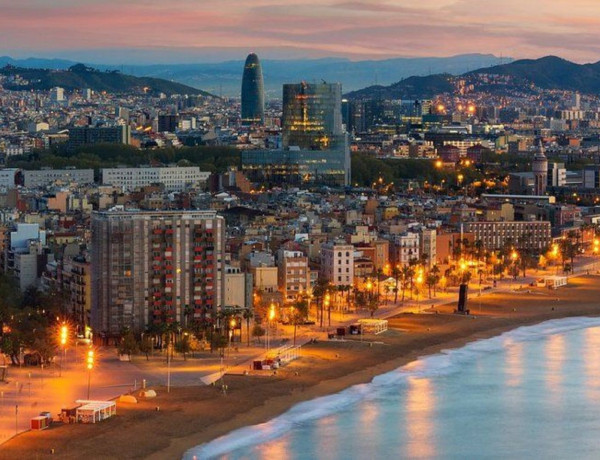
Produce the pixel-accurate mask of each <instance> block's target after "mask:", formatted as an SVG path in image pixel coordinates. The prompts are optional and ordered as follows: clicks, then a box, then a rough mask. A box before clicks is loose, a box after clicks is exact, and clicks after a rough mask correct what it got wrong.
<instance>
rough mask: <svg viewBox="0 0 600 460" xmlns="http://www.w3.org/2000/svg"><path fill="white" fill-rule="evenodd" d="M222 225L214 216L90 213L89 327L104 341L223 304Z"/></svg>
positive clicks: (180, 320)
mask: <svg viewBox="0 0 600 460" xmlns="http://www.w3.org/2000/svg"><path fill="white" fill-rule="evenodd" d="M224 239H225V221H224V219H223V218H222V217H219V216H217V214H216V212H215V211H156V212H147V211H124V210H122V209H114V210H110V211H106V212H95V213H93V214H92V280H91V282H92V312H91V321H92V326H93V328H94V330H95V331H96V332H97V333H99V334H101V336H103V337H105V338H106V339H109V338H111V337H118V336H119V334H121V332H122V331H123V329H124V328H129V329H131V330H133V331H134V332H143V331H144V330H145V329H146V328H147V327H148V326H151V325H159V324H164V323H173V322H178V323H180V324H182V325H186V324H189V321H191V320H192V319H200V318H204V317H207V316H210V315H211V314H213V313H215V312H216V311H217V309H218V308H219V307H221V305H222V300H223V293H222V291H223V273H224V255H223V251H224Z"/></svg>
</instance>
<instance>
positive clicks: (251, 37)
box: [0, 0, 600, 61]
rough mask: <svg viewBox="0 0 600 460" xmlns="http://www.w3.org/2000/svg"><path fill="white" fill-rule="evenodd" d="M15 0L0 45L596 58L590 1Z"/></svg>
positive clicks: (6, 48)
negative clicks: (86, 0)
mask: <svg viewBox="0 0 600 460" xmlns="http://www.w3.org/2000/svg"><path fill="white" fill-rule="evenodd" d="M16 5H17V3H16V2H15V3H13V4H12V5H10V6H3V7H2V17H1V19H0V24H1V25H0V44H1V45H0V46H1V47H2V48H0V52H1V53H3V54H4V53H6V54H11V50H15V49H16V50H21V51H22V52H23V51H26V50H42V51H46V52H52V51H53V50H59V49H60V50H67V49H84V48H91V49H94V48H116V49H118V48H134V49H135V48H139V49H149V48H153V47H157V46H160V47H164V48H166V49H168V48H174V49H175V48H198V49H200V48H216V47H233V48H241V49H248V48H252V47H271V48H276V47H291V48H298V49H306V50H308V52H309V53H310V50H313V52H314V55H322V54H323V52H326V53H331V54H336V55H345V56H350V57H361V58H364V57H375V58H377V57H391V56H399V55H404V56H407V55H409V56H426V55H438V56H439V55H453V54H459V53H466V52H484V53H495V54H498V55H499V54H504V55H507V56H508V55H510V56H515V57H537V56H542V55H544V54H549V53H557V54H561V55H563V56H564V57H566V58H569V59H574V60H578V61H595V60H598V59H599V58H600V48H599V47H598V46H596V43H598V42H600V41H599V40H598V38H599V37H598V32H597V30H598V25H599V23H600V19H598V16H597V8H598V4H597V1H596V0H571V1H566V0H544V2H543V5H542V4H541V1H535V0H534V1H530V2H527V1H523V0H503V1H493V2H488V1H481V0H420V1H419V2H408V1H399V0H395V1H394V0H387V1H385V0H292V1H291V2H288V1H286V0H250V1H243V2H242V1H241V0H220V1H219V2H208V1H197V0H179V1H171V2H165V1H163V0H160V1H159V0H129V1H127V2H123V1H121V0H104V1H103V2H102V3H96V2H94V3H92V2H90V1H88V2H82V1H75V0H54V1H53V2H52V3H49V2H48V1H46V0H30V1H28V2H27V3H22V4H20V5H19V6H16ZM542 6H543V8H541V7H542ZM594 12H595V13H596V14H594Z"/></svg>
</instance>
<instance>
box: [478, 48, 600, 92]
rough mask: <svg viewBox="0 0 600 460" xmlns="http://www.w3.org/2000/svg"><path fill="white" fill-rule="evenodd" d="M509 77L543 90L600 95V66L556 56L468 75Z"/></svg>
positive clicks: (512, 63) (599, 64) (500, 66)
mask: <svg viewBox="0 0 600 460" xmlns="http://www.w3.org/2000/svg"><path fill="white" fill-rule="evenodd" d="M474 74H490V75H509V76H511V77H513V78H515V79H521V80H524V81H527V82H530V83H533V84H534V85H535V86H538V87H540V88H543V89H560V90H569V91H580V92H582V93H597V92H599V91H600V62H597V63H594V64H576V63H574V62H570V61H567V60H566V59H562V58H559V57H556V56H546V57H543V58H540V59H521V60H518V61H514V62H511V63H510V64H505V65H499V66H493V67H489V68H487V69H479V70H475V71H473V72H469V73H468V74H467V75H474Z"/></svg>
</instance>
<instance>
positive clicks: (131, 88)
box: [0, 64, 210, 96]
mask: <svg viewBox="0 0 600 460" xmlns="http://www.w3.org/2000/svg"><path fill="white" fill-rule="evenodd" d="M0 75H4V76H6V77H9V78H7V79H6V80H5V81H4V82H3V83H2V86H3V87H4V88H6V89H10V90H23V91H29V90H49V89H51V88H54V87H56V86H59V87H61V88H64V89H66V90H81V89H83V88H89V89H91V90H93V91H97V92H101V91H106V92H109V93H141V92H144V91H145V92H150V93H165V94H168V95H170V94H189V95H203V96H210V94H209V93H207V92H206V91H202V90H200V89H197V88H192V87H191V86H187V85H184V84H181V83H177V82H172V81H168V80H164V79H161V78H151V77H135V76H132V75H125V74H122V73H120V72H118V71H116V70H113V71H101V70H97V69H94V68H91V67H88V66H85V65H83V64H75V65H73V66H71V67H69V68H68V69H61V70H55V69H40V68H24V67H15V66H14V65H11V64H7V65H5V66H4V67H3V68H1V69H0Z"/></svg>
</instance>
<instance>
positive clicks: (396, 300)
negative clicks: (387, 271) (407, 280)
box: [392, 265, 402, 304]
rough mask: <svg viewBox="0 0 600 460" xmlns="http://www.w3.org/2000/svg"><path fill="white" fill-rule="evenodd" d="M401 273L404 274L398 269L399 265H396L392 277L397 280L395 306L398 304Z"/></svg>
mask: <svg viewBox="0 0 600 460" xmlns="http://www.w3.org/2000/svg"><path fill="white" fill-rule="evenodd" d="M401 273H402V272H401V271H400V269H399V268H398V265H394V268H392V276H393V277H394V279H395V280H396V287H395V288H394V303H395V304H397V303H398V278H400V275H401Z"/></svg>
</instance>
